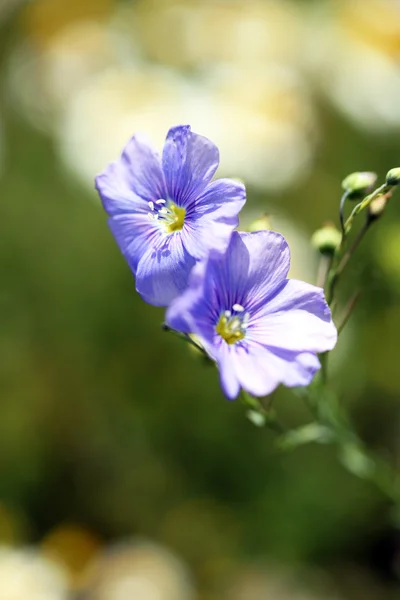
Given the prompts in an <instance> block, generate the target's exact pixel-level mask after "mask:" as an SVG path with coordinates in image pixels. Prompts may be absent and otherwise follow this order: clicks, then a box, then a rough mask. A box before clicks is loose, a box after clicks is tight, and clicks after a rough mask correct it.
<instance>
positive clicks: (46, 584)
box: [0, 546, 67, 600]
mask: <svg viewBox="0 0 400 600" xmlns="http://www.w3.org/2000/svg"><path fill="white" fill-rule="evenodd" d="M0 600H67V584H66V577H65V574H64V572H63V571H62V570H61V568H60V567H58V566H56V565H55V564H54V563H51V562H49V561H48V560H46V559H45V558H43V557H42V556H41V555H40V554H38V553H37V552H36V551H35V550H33V549H32V550H31V549H12V548H9V547H5V546H2V547H0Z"/></svg>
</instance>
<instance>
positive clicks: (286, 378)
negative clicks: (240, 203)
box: [166, 231, 337, 399]
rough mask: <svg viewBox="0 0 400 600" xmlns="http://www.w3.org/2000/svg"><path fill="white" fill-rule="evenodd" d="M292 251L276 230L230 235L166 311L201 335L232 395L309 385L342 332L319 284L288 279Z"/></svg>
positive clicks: (177, 324) (179, 326) (171, 320)
mask: <svg viewBox="0 0 400 600" xmlns="http://www.w3.org/2000/svg"><path fill="white" fill-rule="evenodd" d="M289 265H290V253H289V248H288V245H287V243H286V241H285V239H284V238H283V237H282V236H281V235H279V234H278V233H274V232H272V231H258V232H255V233H238V232H236V231H235V232H234V233H233V234H232V238H231V242H230V245H229V247H228V250H227V252H226V253H225V255H223V254H218V253H211V254H210V256H209V259H208V260H207V261H203V262H201V263H199V264H198V265H196V267H195V269H194V270H193V273H192V276H191V278H190V284H189V288H188V289H187V290H186V291H185V292H184V293H183V294H182V295H181V296H180V297H179V298H177V299H176V300H174V302H172V304H171V306H170V307H169V309H168V311H167V316H166V320H167V323H168V325H169V326H170V327H173V328H174V329H176V330H178V331H181V332H184V333H191V334H195V335H197V336H198V338H199V340H200V342H201V344H202V345H203V347H204V349H205V351H206V352H207V353H208V354H209V355H210V356H211V358H212V359H214V360H215V361H216V362H217V364H218V367H219V370H220V378H221V385H222V389H223V391H224V393H225V394H226V396H227V397H228V398H230V399H233V398H235V397H236V396H237V395H238V393H239V390H240V388H241V387H242V388H243V389H245V390H246V391H247V392H249V393H250V394H253V395H254V396H265V395H267V394H270V393H271V392H272V391H273V390H274V389H275V388H276V387H277V386H278V385H279V384H280V383H283V384H284V385H287V386H289V387H292V386H305V385H308V384H309V383H310V382H311V380H312V378H313V376H314V374H315V373H316V371H317V370H318V369H319V368H320V363H319V361H318V358H317V356H316V354H317V353H318V352H325V351H326V350H331V349H332V348H333V347H334V345H335V343H336V339H337V332H336V329H335V326H334V324H333V322H332V319H331V313H330V310H329V307H328V305H327V303H326V301H325V298H324V293H323V290H322V289H321V288H318V287H315V286H313V285H310V284H308V283H304V282H302V281H297V280H295V279H287V274H288V271H289Z"/></svg>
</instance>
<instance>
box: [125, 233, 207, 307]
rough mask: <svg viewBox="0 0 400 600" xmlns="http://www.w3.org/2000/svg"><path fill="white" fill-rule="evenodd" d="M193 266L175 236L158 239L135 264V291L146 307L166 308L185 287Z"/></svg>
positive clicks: (177, 235)
mask: <svg viewBox="0 0 400 600" xmlns="http://www.w3.org/2000/svg"><path fill="white" fill-rule="evenodd" d="M194 264H195V260H194V258H192V257H191V256H190V255H189V254H188V253H187V252H186V250H185V248H184V247H183V245H182V240H181V236H180V235H179V234H178V233H175V234H171V235H164V236H162V237H158V238H156V239H155V240H154V243H153V245H152V247H150V248H148V249H147V251H146V252H145V253H144V254H143V256H142V257H141V259H140V261H139V264H138V266H137V271H136V289H137V291H138V292H139V294H140V295H141V296H142V298H143V299H144V300H145V301H146V302H148V303H149V304H153V305H155V306H167V305H168V304H170V302H171V301H172V300H173V299H174V298H175V297H176V296H178V295H179V294H180V293H182V292H183V291H184V290H185V288H187V285H188V279H189V275H190V271H191V270H192V268H193V266H194Z"/></svg>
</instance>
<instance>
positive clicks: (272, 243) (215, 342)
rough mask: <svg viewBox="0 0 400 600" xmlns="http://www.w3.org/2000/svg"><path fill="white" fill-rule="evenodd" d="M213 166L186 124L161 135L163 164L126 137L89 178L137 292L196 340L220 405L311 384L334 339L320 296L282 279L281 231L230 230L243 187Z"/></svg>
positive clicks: (211, 152) (208, 150)
mask: <svg viewBox="0 0 400 600" xmlns="http://www.w3.org/2000/svg"><path fill="white" fill-rule="evenodd" d="M218 162H219V153H218V149H217V147H216V146H215V145H214V144H213V143H212V142H211V141H210V140H208V139H207V138H205V137H203V136H200V135H198V134H195V133H194V132H192V131H191V129H190V127H189V126H187V125H186V126H177V127H173V128H171V129H170V130H169V132H168V134H167V138H166V142H165V146H164V149H163V153H162V156H161V157H160V156H159V154H158V153H157V152H156V151H155V150H154V149H153V148H152V147H151V145H150V144H149V143H148V142H147V141H146V140H145V139H143V138H142V137H140V136H137V135H136V136H134V137H133V138H132V139H131V140H130V142H129V143H128V145H127V146H126V148H125V149H124V151H123V153H122V156H121V158H120V159H119V160H118V161H116V162H114V163H112V164H111V165H109V167H108V168H107V169H106V170H105V171H104V172H103V173H102V174H101V175H99V176H98V177H97V178H96V187H97V190H98V192H99V194H100V197H101V199H102V202H103V206H104V208H105V210H106V212H107V213H108V215H109V217H110V219H109V225H110V228H111V231H112V232H113V234H114V236H115V239H116V241H117V243H118V245H119V247H120V249H121V251H122V253H123V255H124V256H125V258H126V260H127V262H128V264H129V266H130V268H131V270H132V272H133V274H134V275H135V277H136V289H137V291H138V292H139V294H140V295H141V296H142V298H143V299H144V300H145V301H146V302H148V303H150V304H153V305H156V306H167V307H168V309H167V314H166V321H167V324H168V325H169V326H170V327H172V328H174V329H175V330H177V331H179V332H182V333H185V334H195V335H196V336H197V337H198V339H199V340H200V343H201V345H202V347H203V348H204V350H205V351H206V352H207V354H208V355H209V356H210V357H211V358H212V359H213V360H214V361H215V362H216V363H217V365H218V367H219V370H220V377H221V385H222V388H223V391H224V393H225V395H226V396H227V397H228V398H235V397H236V396H237V395H238V393H239V391H240V388H241V387H242V388H243V389H245V390H246V391H248V392H249V393H250V394H253V395H255V396H265V395H267V394H269V393H271V392H272V391H273V390H274V389H275V388H276V387H277V386H278V385H279V384H280V383H283V384H284V385H287V386H305V385H308V384H309V383H310V382H311V380H312V378H313V376H314V374H315V372H316V371H317V370H318V369H319V367H320V364H319V361H318V358H317V353H320V352H325V351H328V350H331V349H332V348H333V346H334V345H335V343H336V337H337V334H336V328H335V326H334V324H333V322H332V319H331V314H330V310H329V307H328V305H327V303H326V301H325V298H324V293H323V290H322V289H321V288H317V287H315V286H312V285H309V284H307V283H303V282H300V281H296V280H292V279H288V278H287V275H288V271H289V263H290V254H289V248H288V245H287V243H286V241H285V240H284V238H283V237H282V236H281V235H279V234H278V233H274V232H272V231H258V232H254V233H241V232H237V231H234V230H235V228H236V227H237V225H238V214H239V212H240V210H241V208H242V207H243V205H244V203H245V200H246V193H245V188H244V186H243V185H242V184H241V183H239V182H237V181H234V180H229V179H217V180H212V177H213V175H214V174H215V172H216V170H217V167H218Z"/></svg>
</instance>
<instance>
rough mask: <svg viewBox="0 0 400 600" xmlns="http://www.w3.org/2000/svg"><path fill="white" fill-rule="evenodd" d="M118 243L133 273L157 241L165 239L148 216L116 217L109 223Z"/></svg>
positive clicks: (128, 215)
mask: <svg viewBox="0 0 400 600" xmlns="http://www.w3.org/2000/svg"><path fill="white" fill-rule="evenodd" d="M108 224H109V227H110V229H111V231H112V233H113V235H114V237H115V239H116V242H117V244H118V246H119V248H120V250H121V252H122V254H123V255H124V257H125V259H126V260H127V262H128V264H129V266H130V268H131V269H132V271H133V273H134V274H135V273H136V269H137V266H138V263H139V260H140V259H141V258H142V256H143V255H144V254H145V252H147V251H148V249H149V248H151V247H152V246H153V245H154V244H155V243H156V240H157V239H160V238H163V237H164V236H163V234H162V232H161V231H160V228H159V227H158V226H157V224H156V223H154V221H152V220H151V219H149V217H148V215H147V213H146V214H132V215H130V214H127V215H116V216H114V217H111V218H110V219H109V221H108Z"/></svg>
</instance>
